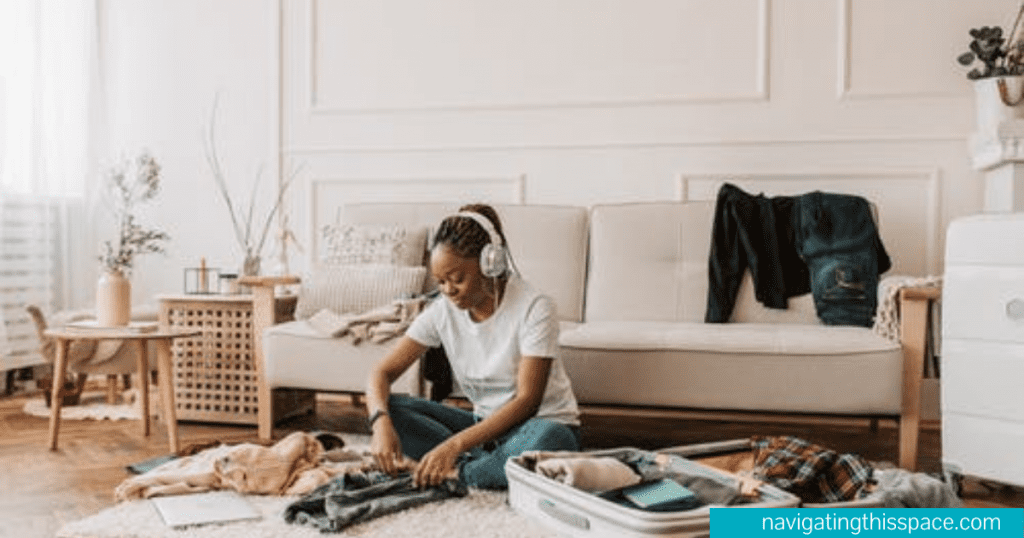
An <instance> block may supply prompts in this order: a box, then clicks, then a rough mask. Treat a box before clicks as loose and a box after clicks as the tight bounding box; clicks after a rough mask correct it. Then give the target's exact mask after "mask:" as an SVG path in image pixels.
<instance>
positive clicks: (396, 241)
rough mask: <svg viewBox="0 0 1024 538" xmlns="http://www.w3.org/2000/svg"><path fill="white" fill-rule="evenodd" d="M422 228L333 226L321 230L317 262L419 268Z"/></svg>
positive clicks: (423, 242)
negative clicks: (318, 260) (318, 259)
mask: <svg viewBox="0 0 1024 538" xmlns="http://www.w3.org/2000/svg"><path fill="white" fill-rule="evenodd" d="M426 242H427V227H426V226H413V227H404V226H379V225H378V226H373V225H359V224H344V223H334V224H328V225H325V226H324V227H323V228H322V229H321V242H320V245H321V247H322V251H321V253H320V262H321V263H323V264H326V265H350V264H371V263H372V264H393V265H406V266H415V265H423V261H424V260H423V252H424V249H425V248H426V247H425V245H426Z"/></svg>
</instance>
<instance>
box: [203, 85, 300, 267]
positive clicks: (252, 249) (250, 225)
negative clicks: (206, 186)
mask: <svg viewBox="0 0 1024 538" xmlns="http://www.w3.org/2000/svg"><path fill="white" fill-rule="evenodd" d="M216 113H217V102H216V99H215V100H214V104H213V112H212V113H211V117H210V128H209V131H208V133H207V138H206V140H204V149H205V152H206V162H207V164H209V166H210V172H211V173H212V174H213V180H214V182H215V183H216V184H217V190H218V191H219V192H220V196H221V199H222V200H224V204H225V205H227V206H228V214H229V215H230V216H231V225H232V226H233V227H234V229H235V239H236V240H238V245H239V247H240V248H241V249H242V252H243V253H244V255H245V259H244V260H243V263H242V271H241V273H242V274H243V275H258V274H259V271H260V259H261V256H262V252H263V245H264V244H265V243H266V242H267V236H268V235H269V233H270V226H271V224H272V223H273V222H274V216H275V215H277V214H278V212H279V211H282V206H283V204H284V198H285V193H286V192H287V191H288V186H289V185H291V182H292V179H294V176H293V177H291V178H289V179H288V180H287V181H284V182H282V183H281V184H280V185H279V186H278V189H277V196H276V197H275V199H274V204H273V206H272V207H271V208H270V211H269V212H268V213H267V214H266V216H265V217H264V218H262V219H260V220H257V217H256V197H257V193H258V191H259V186H260V179H261V178H262V176H263V173H262V172H263V170H262V169H261V170H260V171H259V172H257V174H256V179H255V181H254V182H253V187H252V191H251V192H250V194H249V203H248V205H247V206H246V207H243V206H236V205H235V203H234V202H233V201H232V200H231V192H230V190H229V189H228V183H227V179H226V178H225V176H224V171H223V169H222V168H221V166H220V158H219V157H218V156H217V146H216V136H215V134H216V133H215V123H216V122H215V119H216Z"/></svg>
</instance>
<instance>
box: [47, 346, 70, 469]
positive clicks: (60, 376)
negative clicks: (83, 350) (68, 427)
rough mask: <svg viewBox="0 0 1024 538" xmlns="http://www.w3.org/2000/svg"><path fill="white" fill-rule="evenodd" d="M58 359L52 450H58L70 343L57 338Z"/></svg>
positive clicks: (52, 407)
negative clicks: (58, 433) (61, 408)
mask: <svg viewBox="0 0 1024 538" xmlns="http://www.w3.org/2000/svg"><path fill="white" fill-rule="evenodd" d="M56 340H57V357H56V360H55V361H54V366H53V386H52V387H50V450H57V432H58V430H59V428H60V404H61V403H62V401H63V400H64V394H63V393H64V378H65V377H66V376H67V369H68V346H69V344H70V342H69V341H68V340H65V339H63V338H57V339H56Z"/></svg>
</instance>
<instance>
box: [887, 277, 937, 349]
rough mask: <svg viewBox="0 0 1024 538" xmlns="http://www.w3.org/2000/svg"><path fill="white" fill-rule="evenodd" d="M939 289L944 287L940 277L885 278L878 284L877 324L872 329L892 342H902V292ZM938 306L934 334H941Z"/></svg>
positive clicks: (935, 311) (935, 307) (934, 311)
mask: <svg viewBox="0 0 1024 538" xmlns="http://www.w3.org/2000/svg"><path fill="white" fill-rule="evenodd" d="M932 286H935V287H938V286H942V277H940V276H926V277H914V276H902V275H891V276H888V277H885V278H883V279H882V280H881V281H879V283H878V309H877V310H876V311H875V324H874V326H873V327H872V329H873V330H874V332H875V334H878V335H879V336H883V337H885V338H888V339H889V340H892V341H893V342H899V341H900V336H901V335H900V302H899V296H900V290H902V289H903V288H909V287H932ZM938 313H939V309H938V304H937V303H936V304H935V305H933V316H932V324H933V334H936V335H937V334H939V333H938V329H939V328H940V326H939V321H938Z"/></svg>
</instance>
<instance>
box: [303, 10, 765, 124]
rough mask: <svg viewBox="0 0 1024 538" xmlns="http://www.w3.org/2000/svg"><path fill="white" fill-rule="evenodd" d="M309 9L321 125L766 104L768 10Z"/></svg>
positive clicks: (313, 92)
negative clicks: (364, 119) (493, 112)
mask: <svg viewBox="0 0 1024 538" xmlns="http://www.w3.org/2000/svg"><path fill="white" fill-rule="evenodd" d="M310 1H312V2H313V7H312V8H311V9H310V20H309V24H310V25H311V28H310V29H309V30H308V35H309V37H310V39H311V43H310V49H311V50H310V55H309V60H310V62H311V67H310V76H311V84H310V88H309V92H310V95H309V101H310V103H311V108H312V110H313V112H314V113H345V112H375V111H376V112H384V111H387V112H394V111H416V110H437V109H454V110H466V109H480V108H499V109H501V108H524V107H573V106H602V105H621V104H637V103H645V104H650V103H662V104H665V103H677V102H691V101H711V102H717V101H733V100H751V99H754V100H760V99H764V98H766V97H767V95H766V93H767V80H766V77H767V61H768V48H767V43H768V41H767V39H768V24H769V20H768V5H769V0H688V1H685V2H678V1H651V0H646V1H643V2H636V1H635V0H606V1H602V2H594V1H592V0H560V1H558V2H551V1H549V0H519V1H517V2H507V1H501V0H434V1H431V2H422V1H419V0H391V1H388V2H380V1H376V0H310ZM721 28H730V29H731V32H730V36H729V37H728V38H725V36H723V35H721V34H720V32H719V30H720V29H721ZM698 74H699V75H700V76H695V75H698Z"/></svg>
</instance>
